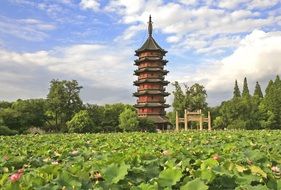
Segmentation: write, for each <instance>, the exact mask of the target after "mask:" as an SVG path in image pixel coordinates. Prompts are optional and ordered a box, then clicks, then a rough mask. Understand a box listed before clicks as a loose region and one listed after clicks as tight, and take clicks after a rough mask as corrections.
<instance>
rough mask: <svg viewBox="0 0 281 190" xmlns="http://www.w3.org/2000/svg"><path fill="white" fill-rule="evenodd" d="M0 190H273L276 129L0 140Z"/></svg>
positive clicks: (280, 156)
mask: <svg viewBox="0 0 281 190" xmlns="http://www.w3.org/2000/svg"><path fill="white" fill-rule="evenodd" d="M0 145H1V147H0V156H1V157H0V189H8V190H9V189H11V190H17V189H30V190H31V189H40V190H43V189H46V190H52V189H54V190H57V189H64V190H68V189H69V190H71V189H106V190H107V189H112V190H113V189H133V190H138V189H139V190H154V189H182V190H185V189H186V190H189V189H190V190H197V189H198V190H206V189H213V190H218V189H223V190H226V189H241V190H247V189H248V190H252V189H260V190H261V189H276V190H277V189H281V171H280V170H281V132H280V131H217V132H215V131H212V132H198V131H189V132H186V133H114V134H49V135H26V136H13V137H0Z"/></svg>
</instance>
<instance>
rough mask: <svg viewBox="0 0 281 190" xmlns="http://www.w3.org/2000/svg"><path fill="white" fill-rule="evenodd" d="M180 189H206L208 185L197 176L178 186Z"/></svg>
mask: <svg viewBox="0 0 281 190" xmlns="http://www.w3.org/2000/svg"><path fill="white" fill-rule="evenodd" d="M180 189H181V190H207V189H208V186H207V185H205V184H204V182H203V181H202V180H200V179H199V178H197V179H194V180H192V181H189V182H188V183H186V184H185V185H184V186H182V187H181V188H180Z"/></svg>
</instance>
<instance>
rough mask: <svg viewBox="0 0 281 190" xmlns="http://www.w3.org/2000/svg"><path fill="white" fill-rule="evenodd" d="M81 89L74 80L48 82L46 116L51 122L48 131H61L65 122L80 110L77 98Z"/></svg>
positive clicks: (80, 102)
mask: <svg viewBox="0 0 281 190" xmlns="http://www.w3.org/2000/svg"><path fill="white" fill-rule="evenodd" d="M81 88H82V87H81V86H79V85H78V82H77V81H76V80H72V81H67V80H62V81H60V80H52V81H51V82H50V91H49V93H48V95H47V103H48V111H47V115H48V117H49V119H50V120H51V122H49V128H50V129H52V130H56V131H60V130H62V129H63V128H64V127H65V125H66V122H67V121H69V120H70V119H71V118H72V117H73V115H74V114H75V113H77V112H79V111H80V110H81V108H82V104H83V103H82V100H81V99H80V97H79V93H80V90H81Z"/></svg>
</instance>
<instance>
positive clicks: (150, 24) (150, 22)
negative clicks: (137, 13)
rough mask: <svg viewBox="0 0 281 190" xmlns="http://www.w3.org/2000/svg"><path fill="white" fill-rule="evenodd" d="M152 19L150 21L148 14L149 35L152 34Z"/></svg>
mask: <svg viewBox="0 0 281 190" xmlns="http://www.w3.org/2000/svg"><path fill="white" fill-rule="evenodd" d="M152 30H153V28H152V21H151V15H149V22H148V34H149V37H151V36H152Z"/></svg>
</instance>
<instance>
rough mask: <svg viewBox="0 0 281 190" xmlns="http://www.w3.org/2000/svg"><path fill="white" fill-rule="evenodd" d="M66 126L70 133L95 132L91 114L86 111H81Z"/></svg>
mask: <svg viewBox="0 0 281 190" xmlns="http://www.w3.org/2000/svg"><path fill="white" fill-rule="evenodd" d="M66 125H67V129H68V131H69V132H72V133H73V132H74V133H87V132H92V131H93V126H94V123H93V121H92V118H91V117H90V114H89V113H88V112H87V111H86V110H81V111H79V112H78V113H76V114H75V115H74V116H73V118H72V119H71V120H70V121H68V122H67V123H66Z"/></svg>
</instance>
